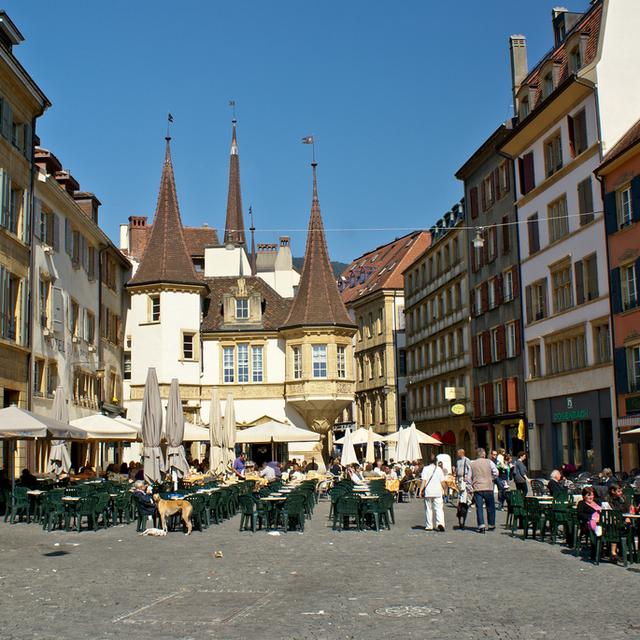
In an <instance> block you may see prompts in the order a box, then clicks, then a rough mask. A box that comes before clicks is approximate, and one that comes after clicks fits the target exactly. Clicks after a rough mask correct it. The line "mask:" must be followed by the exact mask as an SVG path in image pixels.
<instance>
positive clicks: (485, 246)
mask: <svg viewBox="0 0 640 640" xmlns="http://www.w3.org/2000/svg"><path fill="white" fill-rule="evenodd" d="M482 239H483V240H484V244H483V245H482V251H481V252H480V255H481V256H482V265H485V264H488V263H489V233H488V232H487V230H486V229H483V230H482ZM482 265H481V266H482Z"/></svg>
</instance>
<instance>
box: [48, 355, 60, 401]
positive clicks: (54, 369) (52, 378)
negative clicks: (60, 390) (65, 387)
mask: <svg viewBox="0 0 640 640" xmlns="http://www.w3.org/2000/svg"><path fill="white" fill-rule="evenodd" d="M57 387H58V365H57V364H56V363H55V362H50V363H49V364H48V366H47V396H48V397H49V398H52V397H53V393H54V391H55V390H56V389H57Z"/></svg>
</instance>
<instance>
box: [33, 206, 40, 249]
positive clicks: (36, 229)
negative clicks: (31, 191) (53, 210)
mask: <svg viewBox="0 0 640 640" xmlns="http://www.w3.org/2000/svg"><path fill="white" fill-rule="evenodd" d="M41 219H42V202H40V200H39V199H38V198H34V199H33V224H34V228H33V235H34V237H35V238H40V221H41ZM40 239H42V238H40Z"/></svg>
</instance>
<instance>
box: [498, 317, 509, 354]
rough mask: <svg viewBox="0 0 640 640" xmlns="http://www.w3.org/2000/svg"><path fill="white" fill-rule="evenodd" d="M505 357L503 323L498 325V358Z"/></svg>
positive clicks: (505, 347) (505, 346)
mask: <svg viewBox="0 0 640 640" xmlns="http://www.w3.org/2000/svg"><path fill="white" fill-rule="evenodd" d="M506 357H507V345H506V342H505V331H504V325H503V324H501V325H500V326H499V327H498V360H504V359H505V358H506Z"/></svg>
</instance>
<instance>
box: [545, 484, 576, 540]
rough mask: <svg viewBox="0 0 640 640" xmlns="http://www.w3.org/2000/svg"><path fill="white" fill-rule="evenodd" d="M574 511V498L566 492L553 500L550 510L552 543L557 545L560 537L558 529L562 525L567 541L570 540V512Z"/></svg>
mask: <svg viewBox="0 0 640 640" xmlns="http://www.w3.org/2000/svg"><path fill="white" fill-rule="evenodd" d="M572 510H573V498H571V496H570V495H569V494H568V493H566V492H565V491H563V492H561V493H559V494H557V495H556V496H554V498H553V504H552V505H551V509H550V510H549V533H550V534H551V543H552V544H555V543H556V539H557V537H558V529H559V527H560V525H562V528H563V531H564V538H565V540H568V539H569V535H570V530H571V521H570V516H569V511H572Z"/></svg>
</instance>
